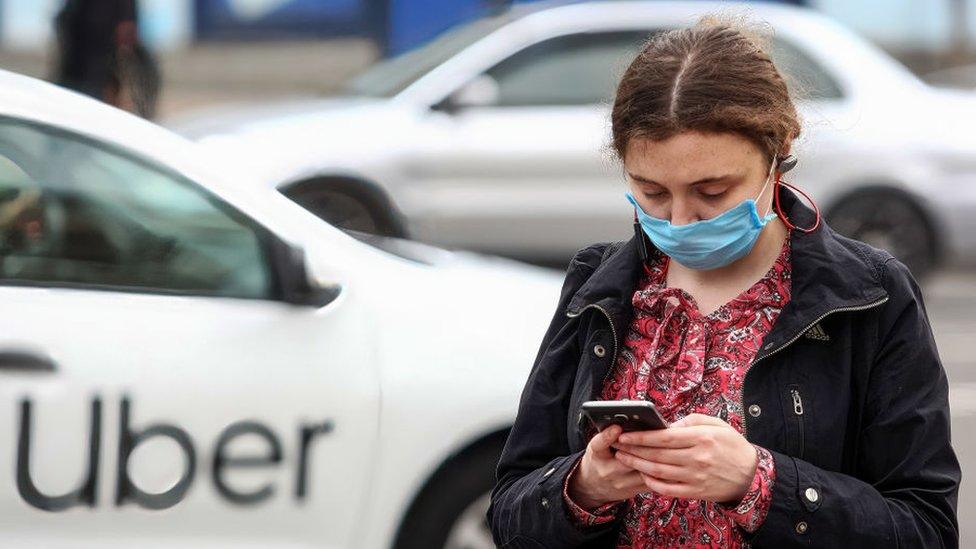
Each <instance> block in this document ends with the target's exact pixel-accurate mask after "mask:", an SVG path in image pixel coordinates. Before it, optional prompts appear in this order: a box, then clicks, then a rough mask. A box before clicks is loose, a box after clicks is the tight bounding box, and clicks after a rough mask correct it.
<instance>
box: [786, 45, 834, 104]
mask: <svg viewBox="0 0 976 549" xmlns="http://www.w3.org/2000/svg"><path fill="white" fill-rule="evenodd" d="M769 53H770V57H772V59H773V63H775V64H776V68H777V69H779V71H780V74H782V75H783V76H784V78H786V86H787V87H788V88H789V89H790V94H791V95H793V97H798V98H799V99H803V100H814V101H816V100H824V99H840V98H841V97H843V93H841V91H840V86H838V85H837V82H836V81H835V80H834V79H833V77H831V75H830V74H829V73H828V72H827V71H826V70H824V68H823V67H822V66H821V65H820V64H819V63H817V62H816V61H814V60H813V59H812V58H811V57H810V56H809V55H807V54H806V53H805V52H804V51H803V50H801V49H800V48H798V47H796V46H795V45H793V44H791V43H789V42H787V41H785V40H781V39H778V38H777V39H775V40H773V42H772V46H771V48H770V52H769Z"/></svg>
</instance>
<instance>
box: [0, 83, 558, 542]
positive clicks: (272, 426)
mask: <svg viewBox="0 0 976 549" xmlns="http://www.w3.org/2000/svg"><path fill="white" fill-rule="evenodd" d="M200 153H201V151H200V150H199V149H198V148H197V147H196V146H195V145H194V144H193V143H190V142H188V141H186V140H184V139H182V138H180V137H178V136H176V135H173V134H171V133H170V132H168V131H166V130H164V129H162V128H159V127H158V126H155V125H153V124H150V123H148V122H145V121H143V120H141V119H138V118H135V117H133V116H131V115H128V114H125V113H123V112H122V111H119V110H116V109H114V108H111V107H108V106H105V105H103V104H101V103H98V102H96V101H94V100H92V99H89V98H87V97H83V96H81V95H76V94H74V93H70V92H67V91H64V90H61V89H59V88H57V87H55V86H53V85H49V84H45V83H42V82H40V81H37V80H32V79H29V78H26V77H23V76H18V75H15V74H13V73H8V72H2V71H0V303H2V304H3V315H2V317H0V378H2V383H0V407H2V409H3V411H4V417H6V418H7V419H8V420H7V421H4V422H3V424H2V425H0V440H2V441H3V447H4V448H5V449H7V450H8V451H5V452H3V453H2V455H0V469H2V470H3V471H5V472H6V474H4V475H2V476H0V517H2V518H0V523H2V527H0V545H2V546H3V547H68V546H70V547H77V546H79V545H84V546H98V547H141V546H147V545H153V546H159V547H162V546H173V547H208V548H210V547H244V546H255V547H267V546H284V547H288V546H296V547H297V546H303V547H309V546H315V547H367V548H381V547H383V548H386V547H391V546H392V547H424V548H429V547H437V546H441V545H444V543H445V541H446V542H447V545H446V546H448V547H462V546H463V547H491V540H490V537H489V536H488V533H487V531H486V530H485V529H484V513H485V509H486V508H487V500H486V495H487V493H488V491H489V490H490V488H491V486H492V484H493V482H494V466H495V463H496V462H497V459H498V454H499V452H500V450H501V446H502V444H503V442H504V437H505V436H506V433H507V429H508V428H509V426H510V425H511V422H512V421H513V419H514V415H515V410H516V407H517V401H518V396H519V393H520V391H521V388H522V386H523V384H524V382H525V377H526V375H527V373H528V371H529V369H530V367H531V364H532V360H533V357H534V356H535V354H536V352H537V349H538V345H539V341H541V338H542V335H543V332H544V331H545V329H546V327H547V326H548V324H549V319H550V318H551V315H552V314H553V309H554V306H555V302H556V299H557V297H558V292H559V288H560V281H561V279H562V277H561V276H560V275H559V273H553V272H551V271H548V270H543V269H539V268H537V267H531V266H526V265H520V264H517V263H516V262H513V261H511V260H503V259H494V258H488V257H479V256H476V255H474V254H467V253H460V254H459V253H450V252H446V251H444V250H439V249H435V248H430V247H428V246H424V245H422V244H418V243H412V242H408V241H397V240H392V239H383V238H380V237H376V236H371V235H366V236H362V237H361V239H355V238H352V237H351V236H350V235H349V234H346V233H345V232H343V231H340V230H338V229H336V228H334V227H331V226H329V225H327V224H326V223H323V222H322V221H321V220H320V219H319V218H317V217H316V216H314V215H312V214H311V213H309V212H307V211H306V210H304V209H303V208H301V207H300V206H298V205H296V204H295V203H294V202H292V201H290V200H288V199H287V198H285V197H284V196H282V195H281V194H279V193H277V192H275V191H274V190H273V189H272V188H270V187H264V188H263V187H262V186H261V185H259V184H245V181H246V179H247V176H246V174H243V173H234V172H233V171H231V170H228V169H225V168H219V169H214V168H215V166H212V165H211V164H212V163H211V162H209V160H208V159H207V158H206V157H205V156H202V155H201V154H200ZM366 241H368V242H369V243H367V242H366Z"/></svg>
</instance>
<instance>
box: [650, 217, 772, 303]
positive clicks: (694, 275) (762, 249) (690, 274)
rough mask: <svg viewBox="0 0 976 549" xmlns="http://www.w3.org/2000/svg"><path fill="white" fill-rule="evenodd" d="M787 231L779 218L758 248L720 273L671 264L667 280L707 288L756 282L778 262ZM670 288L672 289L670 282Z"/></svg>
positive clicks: (763, 234) (769, 225)
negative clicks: (737, 282)
mask: <svg viewBox="0 0 976 549" xmlns="http://www.w3.org/2000/svg"><path fill="white" fill-rule="evenodd" d="M786 235H787V230H786V225H784V224H783V221H782V220H781V219H780V218H779V217H776V218H775V219H771V220H770V221H769V223H767V224H766V226H765V227H764V228H763V230H762V232H761V233H759V238H758V239H757V240H756V244H755V246H753V247H752V250H750V251H749V253H748V254H747V255H746V256H745V257H742V258H740V259H738V260H736V261H733V262H732V263H729V264H728V265H726V266H724V267H719V268H718V269H712V270H708V271H701V270H697V269H690V268H688V267H685V266H684V265H682V264H680V263H678V262H677V261H670V262H669V265H668V279H669V280H675V279H673V278H672V277H677V278H676V279H680V280H686V281H691V282H693V283H694V284H695V285H700V286H706V285H711V284H714V283H716V282H720V281H721V282H726V283H727V282H728V281H730V280H742V279H745V280H750V281H751V280H756V279H759V278H760V277H762V276H763V275H764V274H766V271H768V270H769V269H770V268H771V267H772V266H773V263H775V262H776V258H777V257H778V256H779V253H780V251H781V250H782V247H783V240H784V239H785V238H786ZM668 285H671V284H670V282H669V283H668Z"/></svg>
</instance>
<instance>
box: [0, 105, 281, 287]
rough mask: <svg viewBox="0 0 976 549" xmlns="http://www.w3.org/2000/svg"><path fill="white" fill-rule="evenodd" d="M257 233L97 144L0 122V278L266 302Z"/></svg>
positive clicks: (209, 201) (170, 177)
mask: <svg viewBox="0 0 976 549" xmlns="http://www.w3.org/2000/svg"><path fill="white" fill-rule="evenodd" d="M262 234H264V233H263V232H262V230H260V229H258V228H257V227H255V226H253V225H252V224H251V223H250V222H249V220H247V219H246V218H244V217H243V216H242V215H241V214H239V213H238V212H236V211H234V210H232V209H231V208H230V207H228V206H227V205H226V204H224V203H223V202H221V201H219V200H218V199H216V198H215V197H213V196H212V195H210V194H209V193H207V192H206V191H205V190H203V189H202V188H200V187H199V186H197V185H194V184H193V183H191V182H190V181H188V180H186V179H184V178H182V177H180V176H178V175H176V174H174V173H172V172H169V171H167V170H164V169H161V168H159V167H156V166H153V165H151V164H149V163H146V162H142V161H139V160H136V159H134V158H133V157H131V156H128V155H126V154H123V153H122V152H120V151H117V150H114V149H113V148H111V147H109V146H106V145H104V144H98V143H96V142H93V141H90V140H88V139H84V138H80V137H76V136H72V135H69V134H67V133H64V132H61V131H58V130H54V129H50V128H43V127H40V126H36V125H33V124H27V123H23V122H18V121H11V120H3V119H0V281H2V282H7V283H28V284H41V285H53V286H60V285H68V286H75V285H82V286H85V287H105V288H113V289H130V290H140V291H148V292H152V293H156V292H168V293H172V292H175V293H181V294H193V295H213V296H227V297H244V298H269V297H271V293H272V287H273V285H272V280H271V279H272V276H271V273H270V269H269V264H268V261H266V259H265V254H264V247H263V243H262V238H261V236H260V235H262Z"/></svg>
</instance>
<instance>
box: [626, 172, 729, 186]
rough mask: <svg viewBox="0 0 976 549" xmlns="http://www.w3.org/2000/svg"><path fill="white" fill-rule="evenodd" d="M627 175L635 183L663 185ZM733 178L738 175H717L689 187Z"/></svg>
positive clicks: (633, 175) (695, 182)
mask: <svg viewBox="0 0 976 549" xmlns="http://www.w3.org/2000/svg"><path fill="white" fill-rule="evenodd" d="M627 175H629V176H630V177H631V178H633V179H634V180H635V181H639V182H641V183H651V184H652V185H661V184H660V183H658V182H657V181H654V180H652V179H648V178H646V177H641V176H639V175H635V174H632V173H630V172H627ZM733 177H737V175H736V174H732V173H730V174H726V175H716V176H711V177H706V178H704V179H699V180H698V181H692V182H691V183H690V184H689V186H694V185H701V184H704V183H714V182H716V181H721V180H723V179H730V178H733ZM661 186H662V187H663V186H664V185H661Z"/></svg>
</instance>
